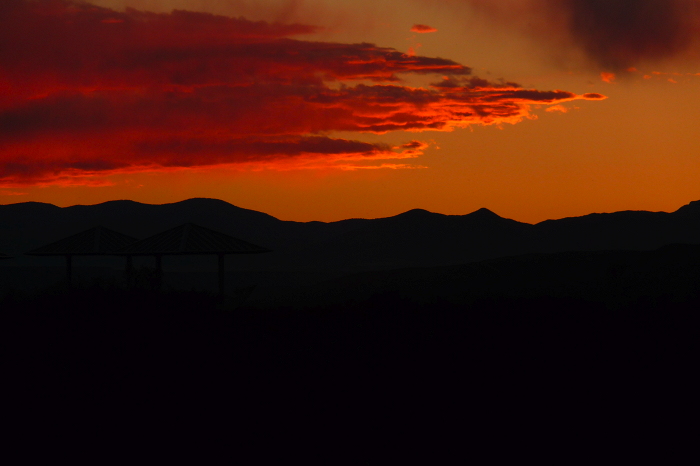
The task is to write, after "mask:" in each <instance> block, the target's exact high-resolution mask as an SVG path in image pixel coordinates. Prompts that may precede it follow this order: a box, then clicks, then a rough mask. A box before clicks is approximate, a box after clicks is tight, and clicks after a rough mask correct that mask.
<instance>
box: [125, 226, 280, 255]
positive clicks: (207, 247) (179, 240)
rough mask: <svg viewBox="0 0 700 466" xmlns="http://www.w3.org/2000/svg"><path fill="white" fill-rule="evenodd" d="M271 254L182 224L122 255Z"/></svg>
mask: <svg viewBox="0 0 700 466" xmlns="http://www.w3.org/2000/svg"><path fill="white" fill-rule="evenodd" d="M262 252H270V250H269V249H267V248H264V247H262V246H257V245H255V244H252V243H249V242H247V241H243V240H241V239H238V238H234V237H233V236H229V235H227V234H225V233H220V232H218V231H214V230H210V229H208V228H204V227H201V226H199V225H195V224H194V223H185V224H184V225H180V226H178V227H175V228H172V229H170V230H167V231H164V232H162V233H158V234H156V235H153V236H150V237H148V238H145V239H142V240H140V241H137V242H135V243H133V244H131V245H129V246H127V247H126V248H124V249H123V250H122V251H121V254H131V255H144V256H145V255H153V254H163V255H190V254H191V255H199V254H256V253H262Z"/></svg>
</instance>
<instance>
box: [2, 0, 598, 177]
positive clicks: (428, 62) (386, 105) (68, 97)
mask: <svg viewBox="0 0 700 466" xmlns="http://www.w3.org/2000/svg"><path fill="white" fill-rule="evenodd" d="M0 8H2V11H0V44H2V46H1V47H0V184H8V183H9V184H22V183H37V182H42V183H45V182H51V180H52V179H54V180H57V182H61V183H64V182H66V180H67V179H68V178H71V177H72V178H75V179H78V178H81V177H82V181H75V182H84V183H93V182H94V181H93V180H90V179H88V178H87V177H90V176H94V175H100V174H103V175H105V174H111V173H117V172H120V171H121V172H128V171H135V170H157V169H159V168H162V169H168V168H172V167H196V166H211V165H218V164H254V163H259V164H261V165H265V166H274V165H275V164H283V165H284V166H285V167H288V166H290V164H293V163H299V164H301V165H304V166H305V167H308V166H309V163H310V161H311V160H315V162H314V165H313V166H315V167H316V166H323V164H326V166H334V164H336V165H337V164H338V163H346V162H347V161H365V162H366V161H380V160H390V159H397V158H408V157H415V156H417V155H420V153H421V151H423V150H424V149H425V147H426V145H425V144H424V143H422V142H419V141H412V142H410V143H407V144H406V145H404V146H400V147H391V146H389V145H386V144H370V143H365V142H360V141H353V140H346V139H338V138H332V137H330V136H329V133H331V132H333V131H349V132H367V133H386V132H388V131H400V130H410V131H425V130H450V129H452V128H455V127H465V126H468V125H471V124H499V123H517V122H518V121H520V120H522V119H523V118H526V117H528V116H529V114H530V105H531V104H556V103H560V102H564V101H568V100H573V99H586V98H591V97H586V96H577V95H575V94H573V93H570V92H565V91H549V92H547V91H537V90H529V89H523V88H521V87H520V86H518V85H517V84H515V83H508V82H495V83H494V82H490V81H488V80H485V79H481V78H478V77H474V76H471V69H470V68H468V67H466V66H464V65H461V64H459V63H456V62H454V61H452V60H449V59H444V58H431V57H421V56H408V55H406V54H403V53H401V52H399V51H397V50H394V49H391V48H385V47H378V46H376V45H374V44H366V43H360V44H341V43H331V42H314V41H302V40H296V39H292V38H290V36H294V35H298V34H303V33H308V32H313V31H314V28H313V27H310V26H305V25H284V24H271V23H265V22H252V21H248V20H245V19H243V18H226V17H221V16H214V15H209V14H202V13H193V12H186V11H175V12H173V13H172V14H154V13H145V12H139V11H136V10H127V11H126V12H124V13H121V12H115V11H112V10H109V9H105V8H97V7H93V6H91V5H89V4H83V3H71V2H67V1H62V0H39V1H34V2H29V1H19V0H10V1H9V2H7V3H3V4H2V6H0ZM432 73H435V74H438V75H442V76H444V77H445V79H443V81H442V82H440V83H437V84H435V85H433V86H431V87H428V88H416V87H412V86H409V85H406V84H404V83H402V81H401V80H402V79H403V78H404V77H406V76H409V75H411V74H432ZM295 161H297V162H295ZM377 163H380V162H377ZM345 167H346V168H347V167H348V165H347V163H346V165H345Z"/></svg>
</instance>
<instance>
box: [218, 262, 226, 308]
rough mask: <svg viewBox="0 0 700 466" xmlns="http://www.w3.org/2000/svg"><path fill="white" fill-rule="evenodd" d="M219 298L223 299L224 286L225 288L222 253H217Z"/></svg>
mask: <svg viewBox="0 0 700 466" xmlns="http://www.w3.org/2000/svg"><path fill="white" fill-rule="evenodd" d="M218 256H219V298H220V299H224V288H225V274H226V271H225V267H224V257H225V256H224V255H223V254H219V255H218Z"/></svg>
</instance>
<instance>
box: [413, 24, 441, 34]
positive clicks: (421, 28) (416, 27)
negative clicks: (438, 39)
mask: <svg viewBox="0 0 700 466" xmlns="http://www.w3.org/2000/svg"><path fill="white" fill-rule="evenodd" d="M411 32H418V33H426V32H437V29H435V28H434V27H431V26H427V25H425V24H414V25H413V27H411Z"/></svg>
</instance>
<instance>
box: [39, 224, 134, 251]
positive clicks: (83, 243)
mask: <svg viewBox="0 0 700 466" xmlns="http://www.w3.org/2000/svg"><path fill="white" fill-rule="evenodd" d="M135 241H136V238H132V237H131V236H127V235H124V234H122V233H119V232H117V231H114V230H110V229H108V228H105V227H102V226H97V227H94V228H90V229H89V230H85V231H82V232H80V233H76V234H75V235H72V236H69V237H67V238H63V239H60V240H58V241H55V242H53V243H51V244H47V245H45V246H41V247H39V248H36V249H33V250H31V251H29V252H27V253H25V254H27V255H30V256H67V255H75V256H100V255H108V254H114V253H115V252H118V251H120V250H122V249H124V248H125V247H126V246H128V245H129V244H131V243H133V242H135Z"/></svg>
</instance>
